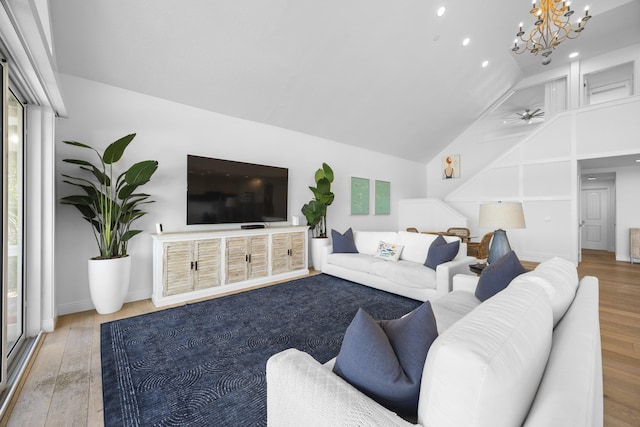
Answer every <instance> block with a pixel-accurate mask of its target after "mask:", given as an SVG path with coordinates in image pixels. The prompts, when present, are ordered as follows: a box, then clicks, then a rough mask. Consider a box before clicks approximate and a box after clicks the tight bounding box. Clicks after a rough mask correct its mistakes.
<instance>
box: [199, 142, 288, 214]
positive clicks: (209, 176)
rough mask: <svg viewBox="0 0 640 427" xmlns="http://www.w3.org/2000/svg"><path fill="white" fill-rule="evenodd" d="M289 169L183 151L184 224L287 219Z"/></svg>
mask: <svg viewBox="0 0 640 427" xmlns="http://www.w3.org/2000/svg"><path fill="white" fill-rule="evenodd" d="M288 192H289V170H288V169H287V168H280V167H274V166H265V165H256V164H252V163H242V162H235V161H231V160H223V159H213V158H209V157H200V156H192V155H187V224H227V223H248V222H275V221H286V220H287V195H288Z"/></svg>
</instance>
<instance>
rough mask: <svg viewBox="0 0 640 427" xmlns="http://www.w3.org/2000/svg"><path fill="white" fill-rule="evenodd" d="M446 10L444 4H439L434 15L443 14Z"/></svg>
mask: <svg viewBox="0 0 640 427" xmlns="http://www.w3.org/2000/svg"><path fill="white" fill-rule="evenodd" d="M446 11H447V8H446V7H444V6H440V7H439V8H438V11H437V12H436V15H438V16H442V15H444V13H445V12H446Z"/></svg>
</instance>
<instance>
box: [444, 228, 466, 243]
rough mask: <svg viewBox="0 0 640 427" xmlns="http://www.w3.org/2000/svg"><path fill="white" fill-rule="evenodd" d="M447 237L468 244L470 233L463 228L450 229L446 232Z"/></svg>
mask: <svg viewBox="0 0 640 427" xmlns="http://www.w3.org/2000/svg"><path fill="white" fill-rule="evenodd" d="M447 235H449V236H458V237H459V238H460V240H462V243H469V238H470V237H471V232H470V231H469V229H468V228H465V227H451V228H449V229H448V230H447Z"/></svg>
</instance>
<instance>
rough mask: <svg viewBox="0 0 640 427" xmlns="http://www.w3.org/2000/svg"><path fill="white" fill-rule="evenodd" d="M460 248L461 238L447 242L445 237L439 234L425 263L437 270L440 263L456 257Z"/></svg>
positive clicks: (430, 248)
mask: <svg viewBox="0 0 640 427" xmlns="http://www.w3.org/2000/svg"><path fill="white" fill-rule="evenodd" d="M458 250H460V241H459V240H456V241H454V242H451V243H447V241H446V240H445V239H444V237H442V236H438V237H437V238H436V239H435V240H434V241H433V242H432V243H431V246H430V247H429V252H428V254H427V259H426V260H425V261H424V265H425V266H427V267H429V268H432V269H434V270H435V269H436V268H437V267H438V266H439V265H440V264H442V263H445V262H449V261H451V260H452V259H454V258H455V257H456V255H457V254H458Z"/></svg>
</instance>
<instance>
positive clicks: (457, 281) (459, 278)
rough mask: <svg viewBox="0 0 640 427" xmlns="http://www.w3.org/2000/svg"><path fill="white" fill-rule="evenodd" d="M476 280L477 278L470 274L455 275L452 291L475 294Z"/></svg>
mask: <svg viewBox="0 0 640 427" xmlns="http://www.w3.org/2000/svg"><path fill="white" fill-rule="evenodd" d="M478 279H479V277H478V276H472V275H470V274H456V275H455V276H453V290H454V291H467V292H474V293H475V291H476V287H477V286H478Z"/></svg>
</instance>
